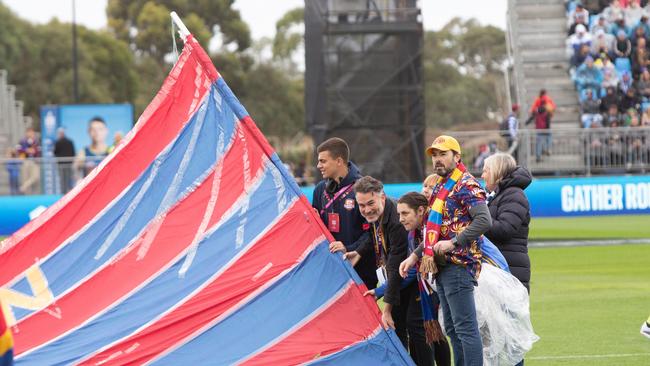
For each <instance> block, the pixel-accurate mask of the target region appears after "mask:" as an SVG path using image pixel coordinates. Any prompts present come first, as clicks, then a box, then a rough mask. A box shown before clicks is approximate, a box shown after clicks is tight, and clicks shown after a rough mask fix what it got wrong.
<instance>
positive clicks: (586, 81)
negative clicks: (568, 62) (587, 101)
mask: <svg viewBox="0 0 650 366" xmlns="http://www.w3.org/2000/svg"><path fill="white" fill-rule="evenodd" d="M602 82H603V74H602V73H601V72H600V70H599V69H598V68H596V67H594V59H593V58H592V57H591V56H588V57H587V58H586V59H585V62H584V63H583V64H582V65H580V67H578V70H577V71H576V76H575V83H576V87H577V88H578V92H580V93H582V91H583V90H584V89H587V88H591V89H594V90H600V84H601V83H602Z"/></svg>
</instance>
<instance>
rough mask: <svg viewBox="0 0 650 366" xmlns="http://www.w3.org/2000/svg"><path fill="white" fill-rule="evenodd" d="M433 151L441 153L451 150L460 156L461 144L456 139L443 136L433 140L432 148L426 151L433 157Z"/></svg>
mask: <svg viewBox="0 0 650 366" xmlns="http://www.w3.org/2000/svg"><path fill="white" fill-rule="evenodd" d="M433 150H440V151H449V150H451V151H455V152H457V153H459V154H460V144H459V143H458V141H457V140H456V139H455V138H453V137H451V136H446V135H441V136H438V137H436V139H435V140H433V143H432V144H431V146H430V147H429V148H427V149H426V153H427V156H431V154H432V152H433Z"/></svg>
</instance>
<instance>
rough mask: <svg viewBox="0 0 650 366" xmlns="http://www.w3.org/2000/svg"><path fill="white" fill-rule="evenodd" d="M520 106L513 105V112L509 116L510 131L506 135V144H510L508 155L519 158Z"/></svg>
mask: <svg viewBox="0 0 650 366" xmlns="http://www.w3.org/2000/svg"><path fill="white" fill-rule="evenodd" d="M518 118H519V104H513V105H512V112H511V113H510V114H509V115H508V118H507V122H508V126H507V127H508V129H507V131H505V133H504V137H505V139H506V142H507V143H508V153H509V154H511V155H513V156H517V145H519V141H518V140H519V139H518V137H517V136H518V134H519V120H518Z"/></svg>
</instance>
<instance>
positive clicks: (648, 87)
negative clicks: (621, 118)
mask: <svg viewBox="0 0 650 366" xmlns="http://www.w3.org/2000/svg"><path fill="white" fill-rule="evenodd" d="M636 90H637V91H638V92H639V97H640V98H641V102H643V103H646V102H649V101H650V71H648V69H647V68H644V69H643V70H641V76H640V77H639V81H637V82H636Z"/></svg>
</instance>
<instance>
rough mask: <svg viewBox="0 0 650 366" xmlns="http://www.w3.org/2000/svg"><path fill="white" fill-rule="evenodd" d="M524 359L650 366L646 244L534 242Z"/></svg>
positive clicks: (649, 277)
mask: <svg viewBox="0 0 650 366" xmlns="http://www.w3.org/2000/svg"><path fill="white" fill-rule="evenodd" d="M530 257H531V261H532V281H531V314H532V321H533V326H534V328H535V332H536V333H537V334H538V335H539V336H540V337H541V339H540V341H538V342H537V343H536V344H535V346H534V347H533V350H532V351H531V352H530V353H528V355H527V357H526V358H527V361H526V365H545V366H546V365H576V366H578V365H584V366H587V365H590V366H591V365H603V366H604V365H650V340H649V339H646V338H644V337H642V336H641V335H640V334H639V328H640V326H641V323H642V322H643V321H644V320H646V319H647V317H648V315H650V243H649V244H647V245H624V246H603V247H570V248H533V249H531V250H530Z"/></svg>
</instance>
